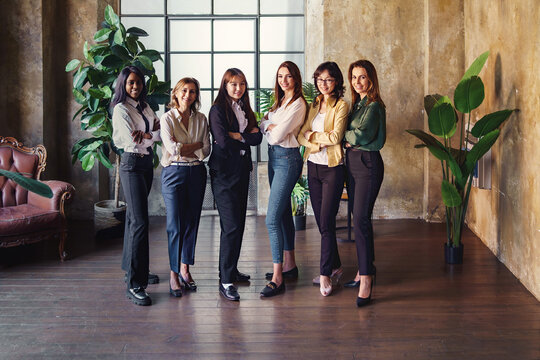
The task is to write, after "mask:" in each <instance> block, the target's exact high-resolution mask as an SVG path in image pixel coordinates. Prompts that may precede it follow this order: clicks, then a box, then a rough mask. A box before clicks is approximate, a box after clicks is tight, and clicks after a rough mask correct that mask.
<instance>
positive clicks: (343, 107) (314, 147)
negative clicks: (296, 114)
mask: <svg viewBox="0 0 540 360" xmlns="http://www.w3.org/2000/svg"><path fill="white" fill-rule="evenodd" d="M322 97H323V95H319V96H318V97H317V99H315V101H313V103H311V105H310V107H309V112H308V115H307V119H306V121H305V122H304V125H303V126H302V128H301V129H300V133H299V134H298V142H299V143H300V145H304V146H305V147H306V151H305V152H304V160H306V159H307V158H308V157H309V154H312V153H316V152H319V151H321V146H323V145H325V146H326V153H327V154H328V167H334V166H337V165H339V164H340V163H341V161H342V159H343V148H342V147H341V140H342V139H343V135H344V134H345V130H346V129H347V119H348V114H349V105H348V104H347V103H346V102H345V100H343V99H338V100H336V99H335V98H333V97H331V98H329V99H328V104H326V115H325V117H324V132H314V133H312V134H311V136H310V137H309V140H307V139H306V138H305V137H304V133H305V132H306V131H308V130H311V129H312V124H313V119H315V116H317V114H318V113H319V110H320V104H321V99H322Z"/></svg>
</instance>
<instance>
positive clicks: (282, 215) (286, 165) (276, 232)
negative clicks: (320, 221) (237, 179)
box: [266, 145, 303, 264]
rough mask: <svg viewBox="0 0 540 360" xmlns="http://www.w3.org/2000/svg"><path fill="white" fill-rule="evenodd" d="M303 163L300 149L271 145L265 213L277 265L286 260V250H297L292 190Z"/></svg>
mask: <svg viewBox="0 0 540 360" xmlns="http://www.w3.org/2000/svg"><path fill="white" fill-rule="evenodd" d="M302 165H303V162H302V157H301V156H300V152H299V151H298V148H284V147H281V146H279V145H269V146H268V179H269V181H270V197H269V199H268V211H267V213H266V227H267V228H268V237H269V238H270V248H271V250H272V262H273V263H274V264H281V263H282V262H283V250H294V224H293V219H292V209H291V192H292V189H293V188H294V184H296V181H297V180H298V178H299V177H300V174H301V172H302Z"/></svg>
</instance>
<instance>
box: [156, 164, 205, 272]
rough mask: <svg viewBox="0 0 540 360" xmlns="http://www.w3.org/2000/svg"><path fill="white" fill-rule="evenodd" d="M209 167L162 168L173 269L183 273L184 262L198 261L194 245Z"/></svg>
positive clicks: (172, 166)
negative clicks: (182, 265)
mask: <svg viewBox="0 0 540 360" xmlns="http://www.w3.org/2000/svg"><path fill="white" fill-rule="evenodd" d="M205 189H206V166H204V165H203V164H200V165H196V166H175V165H170V166H167V167H164V168H163V170H162V171H161V192H162V195H163V200H164V201H165V207H166V208H167V237H168V240H169V262H170V266H171V270H172V271H174V272H176V273H179V272H180V258H181V261H182V263H184V264H187V265H193V264H194V263H195V244H196V242H197V232H198V231H199V220H200V218H201V210H202V203H203V200H204V190H205Z"/></svg>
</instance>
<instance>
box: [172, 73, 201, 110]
mask: <svg viewBox="0 0 540 360" xmlns="http://www.w3.org/2000/svg"><path fill="white" fill-rule="evenodd" d="M187 84H193V85H195V94H196V95H197V96H196V98H195V101H194V102H193V104H191V107H190V110H191V111H192V112H197V111H199V109H200V108H201V87H200V85H199V81H198V80H197V79H195V78H192V77H185V78H182V79H180V80H178V82H177V83H176V86H175V87H174V89H173V90H172V91H171V102H170V103H169V105H167V107H168V108H169V109H171V108H177V109H178V108H180V103H179V102H178V98H177V97H176V92H177V91H178V90H181V89H182V88H183V87H184V86H185V85H187Z"/></svg>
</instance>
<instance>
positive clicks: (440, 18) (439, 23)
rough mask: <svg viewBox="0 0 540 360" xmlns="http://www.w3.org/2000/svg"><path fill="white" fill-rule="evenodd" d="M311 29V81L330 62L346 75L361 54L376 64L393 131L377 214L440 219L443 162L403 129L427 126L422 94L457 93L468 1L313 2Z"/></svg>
mask: <svg viewBox="0 0 540 360" xmlns="http://www.w3.org/2000/svg"><path fill="white" fill-rule="evenodd" d="M306 34H308V36H307V37H306V79H308V78H309V77H310V74H312V73H313V71H314V70H315V68H316V67H317V65H318V64H320V63H321V62H323V61H328V60H332V61H336V62H337V63H338V64H339V66H340V68H341V70H342V71H343V73H344V76H345V77H346V76H347V71H348V66H349V64H350V63H351V62H353V61H355V60H358V59H362V58H365V59H368V60H370V61H372V62H373V63H374V65H375V67H376V68H377V72H378V76H379V83H380V88H381V89H380V90H381V95H382V98H383V100H384V102H385V104H386V112H387V133H388V134H387V142H386V145H385V147H384V148H383V150H382V151H381V154H382V156H383V159H384V163H385V178H384V182H383V185H382V188H381V192H380V194H379V197H378V199H377V203H376V204H375V209H374V217H376V218H426V219H430V220H435V221H437V220H439V221H440V220H441V219H442V214H443V208H441V206H440V203H441V201H440V174H439V173H438V172H440V170H439V168H440V165H439V163H437V162H435V161H433V160H431V159H430V158H429V156H430V155H428V154H427V153H425V152H424V150H416V149H414V144H416V143H417V141H416V140H415V139H414V138H413V137H412V136H410V135H408V134H406V133H405V130H406V129H411V128H415V129H423V128H427V123H426V124H425V123H424V113H423V97H424V94H426V93H432V92H439V93H448V92H450V90H451V91H452V92H453V88H452V89H451V88H450V86H451V85H453V84H455V83H456V82H457V81H458V80H459V78H460V76H461V73H462V69H463V2H462V1H455V2H450V3H449V2H448V1H443V0H440V1H427V0H411V1H407V2H403V1H399V0H396V1H392V0H391V1H384V2H383V1H375V0H368V1H354V0H325V1H320V0H313V1H312V0H307V2H306ZM442 62H444V63H445V64H447V66H441V63H442ZM347 91H350V90H349V89H347ZM346 99H347V100H350V95H349V93H347V96H346ZM428 169H430V171H428ZM431 169H435V174H433V175H430V174H431Z"/></svg>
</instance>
